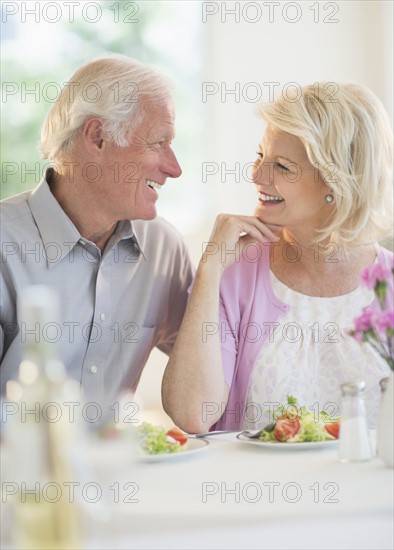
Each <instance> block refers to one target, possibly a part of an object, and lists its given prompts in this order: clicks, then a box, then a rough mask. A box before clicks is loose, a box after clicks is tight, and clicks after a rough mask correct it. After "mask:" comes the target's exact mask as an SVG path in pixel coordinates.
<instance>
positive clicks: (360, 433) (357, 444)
mask: <svg viewBox="0 0 394 550" xmlns="http://www.w3.org/2000/svg"><path fill="white" fill-rule="evenodd" d="M341 390H342V411H341V427H340V432H339V460H340V461H341V462H359V461H363V460H370V459H371V458H372V446H371V440H370V437H369V432H368V425H367V418H366V415H365V405H364V398H363V394H364V391H365V382H364V381H363V380H352V381H350V382H346V383H345V384H342V386H341Z"/></svg>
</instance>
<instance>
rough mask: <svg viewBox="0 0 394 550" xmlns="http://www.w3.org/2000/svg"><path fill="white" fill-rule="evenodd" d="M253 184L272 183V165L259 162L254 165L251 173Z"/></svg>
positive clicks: (271, 163)
mask: <svg viewBox="0 0 394 550" xmlns="http://www.w3.org/2000/svg"><path fill="white" fill-rule="evenodd" d="M252 179H253V182H254V183H256V184H259V185H272V184H273V183H274V163H273V162H268V161H266V160H261V161H259V162H258V163H256V164H255V166H254V167H253V171H252Z"/></svg>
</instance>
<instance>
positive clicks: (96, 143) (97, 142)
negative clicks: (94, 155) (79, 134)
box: [83, 118, 104, 152]
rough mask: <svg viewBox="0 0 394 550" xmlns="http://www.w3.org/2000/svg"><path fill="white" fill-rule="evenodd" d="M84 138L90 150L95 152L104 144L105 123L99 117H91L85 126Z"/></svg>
mask: <svg viewBox="0 0 394 550" xmlns="http://www.w3.org/2000/svg"><path fill="white" fill-rule="evenodd" d="M83 138H84V141H85V143H86V146H87V147H88V149H89V150H91V151H92V152H94V150H96V151H97V149H101V148H102V146H103V141H104V138H103V123H102V121H101V120H100V119H99V118H90V119H89V120H88V121H87V122H86V123H85V126H84V129H83Z"/></svg>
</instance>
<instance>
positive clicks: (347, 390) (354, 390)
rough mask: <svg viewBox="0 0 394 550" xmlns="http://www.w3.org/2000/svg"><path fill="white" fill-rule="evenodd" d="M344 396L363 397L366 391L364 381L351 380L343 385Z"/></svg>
mask: <svg viewBox="0 0 394 550" xmlns="http://www.w3.org/2000/svg"><path fill="white" fill-rule="evenodd" d="M341 390H342V395H361V394H362V393H364V391H365V381H364V380H350V381H349V382H345V383H344V384H342V385H341Z"/></svg>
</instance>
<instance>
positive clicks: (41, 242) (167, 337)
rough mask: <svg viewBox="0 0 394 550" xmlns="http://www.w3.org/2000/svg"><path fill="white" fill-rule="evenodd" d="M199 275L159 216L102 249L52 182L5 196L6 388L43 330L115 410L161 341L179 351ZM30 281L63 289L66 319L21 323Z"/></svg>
mask: <svg viewBox="0 0 394 550" xmlns="http://www.w3.org/2000/svg"><path fill="white" fill-rule="evenodd" d="M46 178H47V179H49V178H50V173H48V172H47V174H46ZM49 181H50V180H49ZM193 274H194V270H193V267H192V265H191V262H190V259H189V255H188V252H187V249H186V246H185V244H184V242H183V240H182V238H181V236H180V234H179V233H178V232H177V231H176V230H175V229H174V228H173V227H172V226H171V225H170V224H169V223H168V222H166V221H165V220H163V219H161V218H156V219H155V220H152V221H141V220H135V221H133V222H130V221H120V222H119V223H118V224H117V227H116V230H115V232H114V234H113V235H112V237H111V239H110V240H109V242H108V244H107V246H106V248H105V250H104V252H103V253H101V251H100V249H99V248H97V247H96V245H95V244H94V243H93V242H90V241H88V240H87V239H84V238H83V237H82V236H81V235H80V233H79V232H78V230H77V229H76V227H75V226H74V224H73V223H72V222H71V220H70V219H69V218H68V217H67V215H66V214H65V212H64V211H63V210H62V208H61V207H60V205H59V203H58V202H57V201H56V199H55V197H54V196H53V195H52V193H51V191H50V186H49V185H48V183H47V180H46V179H45V178H44V179H43V181H42V182H41V183H40V184H39V185H38V186H37V187H36V188H35V189H34V190H33V191H32V192H26V193H22V194H20V195H16V196H14V197H11V198H9V199H6V200H4V201H2V202H1V275H0V382H1V392H2V393H4V391H5V386H6V383H7V381H8V380H10V379H15V378H16V377H17V376H18V367H19V363H20V360H21V348H22V346H21V342H23V341H24V339H25V338H26V334H27V333H28V332H29V331H30V333H31V331H33V333H34V331H36V332H37V331H38V332H37V337H39V338H46V339H47V341H51V342H57V345H58V349H59V353H60V357H61V359H62V360H63V362H64V364H65V366H66V369H67V371H68V373H69V375H70V376H72V377H73V378H76V379H77V380H79V381H80V383H81V386H82V388H83V392H84V398H85V399H86V400H87V401H95V402H97V403H100V404H102V405H103V406H105V407H107V406H111V402H113V401H115V400H116V399H117V398H118V395H119V393H120V392H122V391H125V390H128V391H134V390H135V388H136V386H137V384H138V381H139V378H140V375H141V372H142V369H143V367H144V365H145V363H146V361H147V359H148V357H149V354H150V352H151V350H152V349H153V348H154V347H155V346H157V347H158V348H159V349H160V350H162V351H163V352H165V353H167V354H168V353H169V352H170V351H171V349H172V347H173V344H174V341H175V337H176V334H177V331H178V329H179V326H180V323H181V320H182V317H183V314H184V310H185V307H186V302H187V289H188V287H189V285H190V284H191V281H192V277H193ZM31 284H44V285H48V286H49V287H52V288H54V289H55V290H57V291H58V292H60V298H61V318H60V319H59V320H57V321H56V322H55V321H54V322H53V323H50V324H48V325H47V326H45V327H26V326H22V323H20V322H19V323H18V321H19V320H18V319H17V312H16V299H17V295H18V293H19V292H20V290H21V289H22V288H23V287H25V286H27V285H31Z"/></svg>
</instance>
